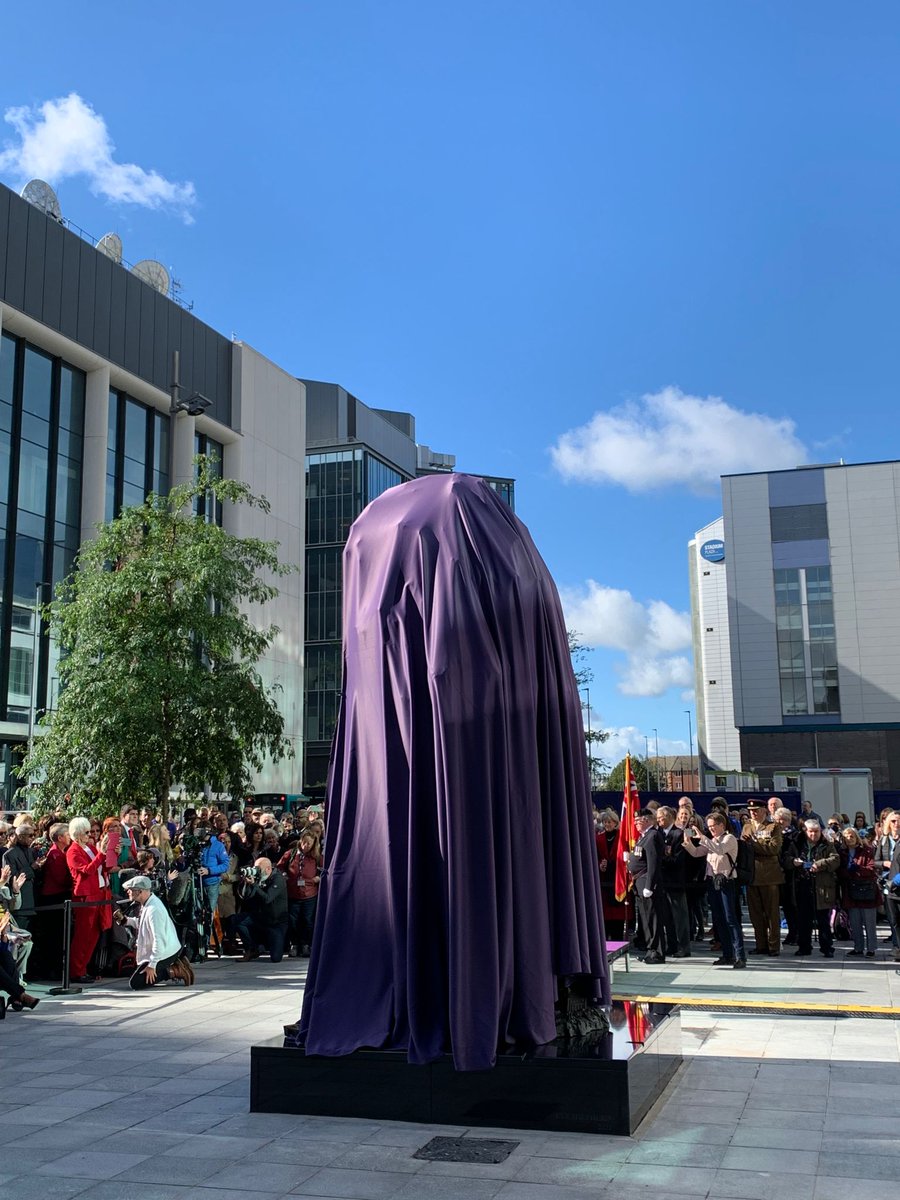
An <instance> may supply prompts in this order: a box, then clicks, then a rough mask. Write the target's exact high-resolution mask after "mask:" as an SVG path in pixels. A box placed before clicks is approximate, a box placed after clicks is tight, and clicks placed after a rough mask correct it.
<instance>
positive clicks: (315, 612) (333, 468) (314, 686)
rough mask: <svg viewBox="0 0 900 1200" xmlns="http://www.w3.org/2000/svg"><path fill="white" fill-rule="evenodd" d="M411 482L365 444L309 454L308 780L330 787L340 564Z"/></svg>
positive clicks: (338, 677) (338, 683)
mask: <svg viewBox="0 0 900 1200" xmlns="http://www.w3.org/2000/svg"><path fill="white" fill-rule="evenodd" d="M409 478H411V476H410V475H407V474H404V473H403V472H401V471H400V470H398V469H397V468H396V467H393V466H391V465H390V464H388V463H386V462H384V461H383V460H382V459H381V458H379V457H378V456H377V455H376V454H375V453H374V452H373V451H371V450H370V449H368V448H366V447H363V446H355V447H353V448H352V449H346V450H331V451H325V452H323V453H315V454H308V455H307V456H306V638H305V641H306V664H305V688H304V692H305V704H306V713H305V718H306V738H305V742H306V763H307V770H306V780H305V784H306V787H307V788H308V789H309V790H312V791H315V792H317V793H318V792H319V791H321V789H322V788H323V787H324V784H325V776H326V773H327V770H328V757H329V753H330V749H331V738H332V735H333V733H334V727H335V723H336V721H337V709H338V701H339V698H340V689H341V632H342V631H341V606H342V602H343V586H342V577H341V559H342V555H343V552H344V543H345V542H346V541H347V534H348V533H349V531H350V526H351V525H352V524H353V522H354V521H355V520H356V518H357V517H358V516H359V514H360V513H361V512H362V510H363V509H364V508H365V507H366V505H367V504H369V503H370V502H371V501H372V500H374V499H375V498H376V497H377V496H380V495H381V493H382V492H384V491H387V489H388V488H391V487H394V486H395V485H396V484H398V483H403V482H404V480H406V479H409Z"/></svg>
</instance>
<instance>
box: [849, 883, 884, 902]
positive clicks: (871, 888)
mask: <svg viewBox="0 0 900 1200" xmlns="http://www.w3.org/2000/svg"><path fill="white" fill-rule="evenodd" d="M847 894H848V895H849V897H850V899H851V900H852V901H853V902H854V903H855V904H874V903H875V901H876V900H877V899H878V889H877V888H876V886H875V880H874V879H851V880H850V883H849V885H848V888H847Z"/></svg>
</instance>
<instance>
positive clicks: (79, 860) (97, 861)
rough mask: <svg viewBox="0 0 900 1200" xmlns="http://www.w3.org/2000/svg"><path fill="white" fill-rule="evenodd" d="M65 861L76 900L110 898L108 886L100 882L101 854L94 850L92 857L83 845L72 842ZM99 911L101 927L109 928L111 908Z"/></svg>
mask: <svg viewBox="0 0 900 1200" xmlns="http://www.w3.org/2000/svg"><path fill="white" fill-rule="evenodd" d="M66 862H67V863H68V864H69V873H70V874H71V876H72V885H73V886H72V891H73V893H74V896H75V899H76V900H108V899H109V898H110V891H109V887H106V886H102V885H101V883H100V872H101V870H102V868H103V855H102V854H100V853H98V852H97V851H96V850H94V856H93V858H92V857H91V855H90V854H88V852H87V850H85V848H84V847H83V846H80V845H79V844H78V842H73V843H72V845H71V846H70V847H69V849H68V850H67V851H66ZM99 911H100V920H101V927H102V928H103V929H109V927H110V926H111V925H112V910H111V908H109V907H108V906H107V907H103V908H101V909H100V910H99Z"/></svg>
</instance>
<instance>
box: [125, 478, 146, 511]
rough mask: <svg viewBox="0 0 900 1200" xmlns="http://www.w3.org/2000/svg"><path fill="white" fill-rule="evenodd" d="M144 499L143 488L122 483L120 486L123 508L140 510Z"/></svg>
mask: <svg viewBox="0 0 900 1200" xmlns="http://www.w3.org/2000/svg"><path fill="white" fill-rule="evenodd" d="M145 499H146V496H145V494H144V488H143V487H135V486H134V484H132V483H124V484H123V485H122V507H123V508H140V506H141V505H142V504H143V503H144V500H145Z"/></svg>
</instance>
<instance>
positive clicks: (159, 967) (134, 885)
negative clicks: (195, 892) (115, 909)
mask: <svg viewBox="0 0 900 1200" xmlns="http://www.w3.org/2000/svg"><path fill="white" fill-rule="evenodd" d="M123 886H124V888H125V891H126V892H127V893H128V898H129V899H130V900H132V901H133V902H134V903H136V904H138V905H139V906H140V914H139V916H137V917H124V921H125V922H126V923H127V924H128V925H130V926H131V928H132V929H135V930H136V931H137V942H136V944H135V948H134V957H135V959H136V960H137V969H136V970H135V972H134V974H133V975H132V976H131V979H130V981H129V982H130V986H131V988H132V990H133V991H136V992H137V991H143V990H144V989H145V988H149V987H155V985H156V984H157V983H164V982H165V981H166V980H167V979H178V980H180V981H181V982H182V983H183V984H184V985H185V986H186V987H190V986H191V984H192V983H193V982H194V971H193V968H192V967H191V964H190V963H189V962H188V960H187V959H186V958H185V956H184V953H183V951H182V946H181V939H180V938H179V936H178V933H177V931H176V929H175V926H174V924H173V922H172V918H171V917H170V916H169V914H168V912H167V911H166V906H165V905H164V904H163V902H162V900H160V898H159V896H155V895H154V894H153V884H152V883H151V881H150V880H149V879H148V878H147V876H146V875H135V876H133V877H132V878H131V879H129V880H127V881H126V882H125V883H124V884H123ZM116 919H117V920H120V919H122V918H119V917H118V914H117V917H116Z"/></svg>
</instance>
